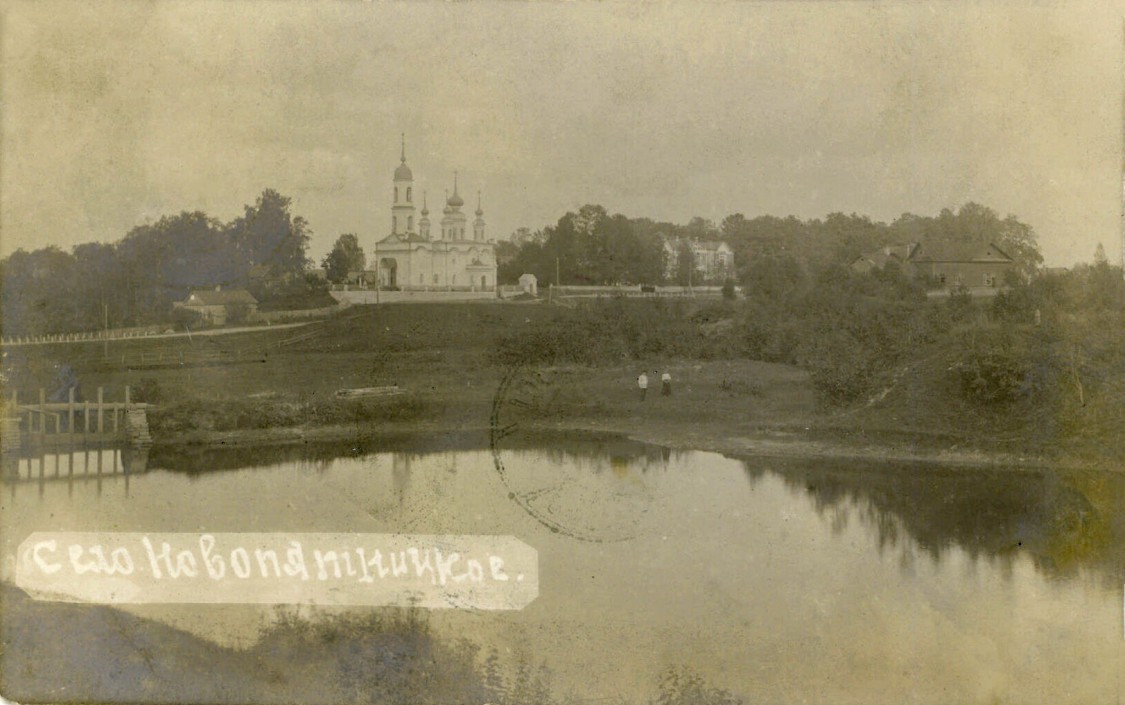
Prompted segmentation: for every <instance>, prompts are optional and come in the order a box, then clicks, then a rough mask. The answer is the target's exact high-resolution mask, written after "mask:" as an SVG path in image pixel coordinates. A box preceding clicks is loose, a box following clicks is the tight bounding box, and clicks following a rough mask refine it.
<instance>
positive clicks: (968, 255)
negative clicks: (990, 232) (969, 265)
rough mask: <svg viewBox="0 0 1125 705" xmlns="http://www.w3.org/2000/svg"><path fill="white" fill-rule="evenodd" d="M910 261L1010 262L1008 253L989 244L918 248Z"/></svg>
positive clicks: (992, 243)
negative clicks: (929, 248)
mask: <svg viewBox="0 0 1125 705" xmlns="http://www.w3.org/2000/svg"><path fill="white" fill-rule="evenodd" d="M911 259H913V260H915V261H923V260H929V261H931V262H1011V261H1012V258H1011V257H1009V256H1008V253H1006V252H1004V251H1003V250H1001V249H1000V248H999V247H997V246H996V243H994V242H990V243H988V244H987V245H977V244H965V245H948V246H946V247H942V248H940V249H938V250H935V251H930V250H928V249H924V248H918V251H917V252H915V253H914V254H913V255H912V257H911Z"/></svg>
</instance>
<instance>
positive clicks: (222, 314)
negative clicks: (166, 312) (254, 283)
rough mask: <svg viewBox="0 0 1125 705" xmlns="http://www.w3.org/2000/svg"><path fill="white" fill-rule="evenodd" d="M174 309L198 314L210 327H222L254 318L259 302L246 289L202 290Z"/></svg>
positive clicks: (178, 302)
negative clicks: (228, 323)
mask: <svg viewBox="0 0 1125 705" xmlns="http://www.w3.org/2000/svg"><path fill="white" fill-rule="evenodd" d="M172 306H173V308H177V309H186V310H188V311H194V312H195V313H198V314H199V316H200V319H201V320H202V321H203V322H204V323H207V324H208V325H213V326H221V325H225V324H226V322H227V321H228V320H229V321H232V322H238V321H241V320H246V319H248V318H252V317H253V316H254V315H255V314H256V313H257V312H258V300H257V299H255V298H254V296H253V295H252V294H251V293H250V292H249V291H246V290H245V289H223V288H222V287H221V286H216V287H215V288H214V289H200V290H197V291H193V292H191V293H190V294H188V296H187V298H186V299H184V300H183V301H177V302H175V303H173V304H172Z"/></svg>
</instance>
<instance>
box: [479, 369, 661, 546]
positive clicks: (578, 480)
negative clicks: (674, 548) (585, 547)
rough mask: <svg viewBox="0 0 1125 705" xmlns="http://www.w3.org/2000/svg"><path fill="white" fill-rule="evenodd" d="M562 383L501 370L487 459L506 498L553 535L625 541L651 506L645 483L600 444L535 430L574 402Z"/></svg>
mask: <svg viewBox="0 0 1125 705" xmlns="http://www.w3.org/2000/svg"><path fill="white" fill-rule="evenodd" d="M569 381H570V380H569V378H568V375H567V374H565V373H560V372H559V371H557V370H551V369H544V368H532V367H524V366H518V365H517V366H512V367H509V368H507V369H506V370H505V371H504V373H503V375H502V376H501V379H500V383H499V385H498V386H497V389H496V394H495V395H494V396H493V400H492V410H491V416H490V423H489V446H490V449H491V451H492V458H493V464H494V466H495V469H496V472H497V474H498V475H499V477H500V480H501V482H502V483H503V484H504V487H505V488H506V489H507V491H508V499H510V500H511V501H513V502H515V503H516V504H517V505H518V506H520V507H521V508H522V509H523V510H524V511H525V512H527V514H528V515H529V516H530V517H531V518H532V519H534V520H535V521H536V522H538V523H539V524H541V525H542V526H544V527H545V528H547V529H548V530H549V531H551V532H552V533H555V534H560V535H563V536H567V537H569V538H573V539H576V540H579V541H587V542H593V543H614V542H620V541H628V540H630V539H633V538H635V537H636V536H637V535H638V534H639V527H640V524H641V522H642V520H643V518H644V515H645V514H646V513H647V512H648V510H649V508H650V506H651V504H652V494H651V489H650V488H649V486H648V485H647V483H645V482H643V481H641V480H639V479H638V477H637V476H636V473H635V471H634V469H633V468H631V467H630V466H629V464H628V461H627V460H625V459H623V458H621V457H620V456H615V455H613V454H612V453H611V452H610V451H608V450H607V449H606V448H605V447H604V444H602V445H599V444H593V445H591V444H590V443H589V442H588V441H587V442H586V443H583V442H582V441H581V440H580V439H576V438H575V437H574V435H573V434H566V435H563V434H561V433H560V434H553V435H552V434H546V435H544V434H543V433H541V431H542V426H543V422H544V421H551V420H553V419H556V418H558V416H559V415H560V410H562V409H563V408H564V407H565V406H566V405H568V404H572V403H574V399H572V398H569V397H568V395H567V393H566V392H567V385H568V383H569Z"/></svg>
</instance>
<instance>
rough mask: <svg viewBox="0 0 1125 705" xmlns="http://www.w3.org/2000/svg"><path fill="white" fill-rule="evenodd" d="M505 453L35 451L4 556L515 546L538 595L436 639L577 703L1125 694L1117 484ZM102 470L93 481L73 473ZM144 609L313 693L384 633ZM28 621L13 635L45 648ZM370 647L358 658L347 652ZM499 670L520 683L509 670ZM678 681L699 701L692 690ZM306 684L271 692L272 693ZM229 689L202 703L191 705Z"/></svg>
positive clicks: (1121, 500) (245, 613)
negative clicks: (295, 545)
mask: <svg viewBox="0 0 1125 705" xmlns="http://www.w3.org/2000/svg"><path fill="white" fill-rule="evenodd" d="M513 440H515V439H514V438H513ZM537 443H538V445H536V444H537ZM500 459H501V461H502V464H503V466H504V467H505V471H506V473H507V475H508V476H509V477H508V479H507V480H506V481H505V480H503V479H502V478H501V477H500V476H499V473H498V472H497V469H496V464H495V460H496V458H495V457H494V456H493V453H492V451H491V450H490V449H489V447H488V439H487V437H486V436H484V435H483V434H477V435H475V436H474V435H471V434H470V435H466V436H461V437H453V438H450V439H447V440H446V441H442V442H437V441H434V440H432V439H430V440H429V441H427V442H425V443H422V444H419V445H417V446H410V445H409V444H407V443H405V441H403V440H402V439H397V438H391V439H378V440H372V439H369V440H368V441H366V444H365V445H362V446H361V445H357V444H353V443H348V444H342V445H340V444H335V445H333V444H321V445H315V446H290V447H281V448H273V449H265V450H263V449H249V450H232V451H226V452H216V451H210V450H209V451H206V452H198V453H195V452H192V453H183V454H177V453H170V452H168V451H154V452H153V454H152V455H151V456H150V457H149V458H148V459H147V460H148V462H147V466H148V468H149V470H148V471H147V472H145V473H143V474H140V475H137V474H134V473H132V472H129V473H123V472H122V471H121V469H120V468H121V467H122V466H123V465H124V464H125V463H124V459H123V458H120V457H115V456H113V455H103V456H101V458H100V460H101V474H100V475H99V474H98V458H97V457H94V456H91V458H90V460H88V461H87V460H86V459H84V458H81V459H80V458H78V457H70V458H68V457H61V458H58V459H56V458H55V457H54V456H48V457H45V458H31V459H27V460H26V463H25V464H24V465H21V466H20V469H19V472H18V473H17V475H18V477H15V478H13V483H12V484H13V485H14V486H15V488H16V490H17V491H16V492H15V494H13V493H12V492H10V491H9V492H5V493H4V494H3V496H0V505H2V507H0V508H2V509H3V510H4V513H3V516H0V522H2V526H3V527H4V530H5V532H8V533H9V536H7V537H6V538H7V539H8V542H9V544H10V545H14V544H13V543H12V542H13V541H14V542H15V543H16V544H18V541H19V540H20V538H19V536H14V537H13V536H12V535H11V534H12V533H15V532H27V531H31V530H93V529H95V528H105V527H113V528H116V529H118V530H144V531H157V530H161V531H193V532H194V531H200V530H207V531H216V532H218V531H294V532H296V531H356V532H372V533H382V532H403V533H420V534H443V533H454V534H499V535H514V536H516V537H518V538H520V539H521V540H524V541H525V542H526V543H528V544H529V545H531V546H533V547H535V548H536V550H537V551H538V552H539V556H540V567H541V574H540V575H541V583H540V584H541V589H540V597H539V599H538V600H536V601H535V602H534V603H532V604H531V605H530V606H529V607H527V608H526V609H524V610H522V611H519V612H513V613H502V614H500V613H483V612H453V611H449V612H434V613H431V614H430V615H429V627H428V628H430V629H432V630H433V634H434V635H435V636H436V637H440V639H441V640H442V643H443V644H444V645H445V646H451V645H453V644H456V643H462V642H459V640H462V639H465V640H468V641H465V642H463V644H464V648H465V650H466V651H465V653H470V652H471V653H472V654H475V655H474V656H472V657H471V658H469V657H464V659H463V661H462V663H464V664H468V663H471V662H472V663H475V664H476V666H477V668H478V669H480V670H479V673H478V675H481V674H483V683H484V684H485V685H487V684H488V683H489V682H492V681H495V680H496V679H492V680H490V678H489V677H488V672H489V669H488V667H487V664H486V662H487V661H488V660H489V658H490V657H491V654H492V653H493V652H495V651H499V652H500V653H501V654H502V655H503V654H510V653H511V652H508V651H506V649H509V648H511V649H513V650H515V651H518V652H520V653H521V654H523V656H521V658H523V659H524V661H525V662H526V663H528V664H546V666H547V667H548V668H549V669H550V670H551V671H552V673H553V674H554V678H553V682H554V683H555V684H556V685H555V686H552V688H554V689H555V692H554V693H553V694H552V697H553V698H554V699H556V700H558V699H559V698H560V697H562V696H563V695H565V693H567V692H574V693H576V694H578V695H579V696H581V697H582V698H583V699H591V698H598V697H610V696H613V695H614V694H615V693H616V694H619V699H620V700H621V701H628V702H645V701H646V699H647V698H649V697H650V695H651V694H652V692H653V691H652V686H653V683H654V682H655V681H654V679H655V678H657V677H658V675H659V674H660V673H664V672H667V669H669V668H673V669H674V668H678V667H679V666H681V665H682V666H686V667H688V668H690V669H692V670H693V671H694V672H698V673H700V674H701V677H704V678H706V681H707V682H708V683H713V684H714V685H715V687H716V688H721V689H723V690H724V691H729V692H730V693H735V694H737V695H738V696H739V697H742V698H744V699H745V700H746V701H753V702H756V701H764V702H801V701H806V702H807V701H826V702H836V701H844V700H850V701H858V702H903V701H912V702H933V703H941V702H954V701H957V702H989V701H1000V702H1005V701H1010V702H1030V701H1038V702H1065V701H1070V702H1103V701H1107V700H1109V701H1112V700H1113V699H1114V697H1116V696H1119V695H1121V694H1122V693H1123V690H1122V682H1121V681H1120V679H1119V678H1120V677H1119V676H1118V674H1119V673H1121V672H1122V671H1123V669H1122V664H1125V645H1123V644H1122V641H1121V638H1120V628H1121V625H1120V619H1121V615H1120V609H1121V594H1120V580H1121V578H1122V565H1123V560H1122V555H1121V552H1122V546H1125V531H1123V527H1122V524H1121V522H1122V518H1123V517H1125V511H1123V509H1125V495H1123V491H1125V488H1123V485H1122V478H1121V477H1119V476H1106V475H1097V474H1091V473H1048V472H1023V471H1019V470H1018V469H1016V470H1004V471H1001V470H995V471H986V470H975V469H974V470H960V469H950V468H942V467H933V466H928V467H923V466H907V465H883V466H876V465H873V464H870V463H865V464H856V463H831V462H825V461H816V462H803V463H799V462H777V461H766V460H750V461H739V460H732V459H729V458H723V457H721V456H718V455H715V454H710V453H698V452H683V453H681V452H674V451H670V450H668V449H666V448H660V447H655V446H650V445H644V444H641V443H634V442H631V441H627V440H622V439H620V438H614V437H610V436H604V437H564V438H556V439H554V440H553V441H551V440H545V439H536V440H535V441H529V442H526V443H521V444H520V445H515V444H512V445H511V447H507V448H505V449H504V450H503V451H502V452H501V455H500ZM71 463H73V465H74V468H75V470H74V476H75V478H76V479H75V481H73V482H72V483H71V484H70V485H69V486H68V485H67V484H66V482H65V479H66V477H67V476H68V473H69V467H70V464H71ZM56 468H57V473H56ZM111 468H112V469H116V474H115V473H114V472H110V471H109V469H111ZM87 472H89V473H92V475H91V477H92V478H94V479H92V480H83V481H81V482H80V481H78V480H77V478H78V477H79V476H83V475H84V474H85V473H87ZM56 475H57V477H58V478H59V479H58V480H52V479H51V478H54V477H56ZM118 476H120V477H118ZM41 477H42V478H43V479H42V480H40V478H41ZM98 477H101V484H102V485H103V486H104V487H105V488H107V489H106V491H105V492H104V495H102V494H98V490H97V487H98V486H99V485H98V480H97V478H98ZM130 477H131V478H132V479H131V480H130V479H129V478H130ZM111 478H114V479H111ZM127 482H131V483H132V484H131V490H130V491H129V493H128V494H127V495H126V494H125V493H124V492H123V491H121V490H124V488H125V487H126V483H127ZM37 486H38V488H39V489H38V490H34V489H33V488H36V487H37ZM68 487H72V488H73V493H72V494H68V491H67V488H68ZM109 488H113V491H109ZM91 499H95V500H97V501H89V500H91ZM551 525H554V526H558V527H561V528H564V529H566V530H567V531H552V530H549V527H550V526H551ZM545 527H547V528H545ZM575 536H578V537H579V538H577V539H576V538H575ZM588 537H594V538H598V539H603V540H601V541H594V540H587V538H588ZM607 538H609V539H614V540H604V539H607ZM1086 574H1091V575H1094V576H1097V578H1096V579H1095V580H1087V579H1084V576H1085V575H1086ZM1115 581H1117V582H1115ZM1106 585H1112V587H1111V588H1107V587H1106ZM40 607H42V605H40V604H35V605H32V606H31V607H29V608H28V609H39V608H40ZM77 609H78V608H75V610H76V611H74V612H73V616H74V617H75V618H76V619H77V618H78V617H79V612H78V611H77ZM71 614H72V613H71V612H68V613H67V615H71ZM98 614H102V612H101V611H99V612H98ZM130 616H132V617H138V616H142V617H145V618H151V619H153V620H157V621H159V622H160V624H162V625H174V626H176V627H177V628H183V629H186V630H189V631H190V632H191V633H192V634H194V635H195V637H197V638H198V637H202V638H203V639H204V640H207V641H209V642H211V643H215V642H217V643H219V644H222V645H223V648H226V649H228V650H229V651H227V652H224V656H223V657H222V658H223V659H224V663H228V662H229V663H230V664H236V663H237V664H240V665H239V667H240V668H242V667H243V665H242V664H245V663H248V662H249V661H248V660H247V659H246V658H241V659H240V658H238V657H237V656H236V654H242V655H243V656H244V657H245V656H247V655H252V656H253V657H254V659H257V658H258V657H259V656H261V658H262V659H263V660H264V662H267V663H270V664H273V667H276V668H277V669H278V672H279V673H282V674H284V673H287V672H289V671H287V670H286V666H285V664H287V663H289V662H290V661H292V662H293V663H295V664H303V663H308V664H310V665H309V666H308V668H307V669H303V667H300V666H294V667H293V668H294V669H295V670H292V673H294V674H297V676H299V678H304V677H305V676H306V675H307V676H308V678H309V680H308V683H316V682H319V681H316V680H315V678H316V676H315V673H313V671H315V670H316V669H319V668H321V667H323V668H329V667H330V665H331V664H332V663H347V664H350V665H349V666H348V667H349V668H352V667H354V668H355V669H356V670H355V671H354V673H352V675H353V676H355V677H356V678H359V679H360V680H361V681H362V680H363V679H364V678H366V677H367V675H368V674H369V673H368V671H365V670H364V669H365V666H364V665H363V664H362V663H361V662H360V661H362V660H363V659H367V658H378V657H380V656H381V655H383V654H384V646H385V643H384V642H381V641H378V639H376V638H375V637H371V638H372V639H375V641H366V642H364V641H361V642H358V645H357V644H351V643H349V642H347V641H346V640H344V641H339V640H337V639H338V637H337V635H338V633H339V630H340V629H345V631H346V627H345V626H341V625H339V624H337V625H336V626H335V627H333V626H332V625H333V624H334V623H333V622H332V618H333V617H332V614H323V613H321V614H318V615H317V616H318V619H319V618H321V617H323V624H327V625H328V627H323V628H322V626H316V627H314V628H313V629H314V636H315V637H316V638H315V641H317V643H322V645H323V646H324V648H325V649H326V651H324V652H323V653H322V654H321V656H318V657H311V656H309V653H308V651H307V649H309V648H312V647H311V646H309V645H308V644H306V642H305V641H304V639H305V637H303V636H301V635H299V634H293V633H289V632H286V631H285V630H281V631H278V630H273V631H271V630H269V629H267V630H265V632H264V633H265V634H267V635H269V638H264V637H263V638H259V637H260V636H261V634H262V633H263V630H262V629H261V627H262V626H263V624H268V625H274V626H276V616H275V615H270V614H263V613H262V612H261V611H252V610H250V609H249V608H246V607H242V606H209V607H207V608H200V607H198V606H176V605H171V606H152V607H151V609H149V608H147V607H146V608H145V609H141V608H137V609H132V608H130ZM360 616H363V615H362V614H361V615H360ZM36 619H38V618H36ZM36 619H31V618H29V619H28V620H27V622H26V624H27V625H29V627H28V630H27V631H26V633H24V632H21V634H20V635H19V636H18V639H22V640H25V641H26V640H34V639H35V638H38V636H37V635H38V632H36V631H35V630H34V628H33V626H34V625H35V624H37V623H41V622H38V621H36ZM271 619H274V621H273V622H271V621H269V620H271ZM49 621H50V622H51V623H52V624H56V623H67V624H69V623H71V622H68V621H67V620H65V619H58V618H53V619H51V620H49ZM314 624H321V622H320V621H318V622H315V623H314ZM329 627H332V628H329ZM304 628H305V627H302V629H304ZM112 633H115V632H112ZM29 635H30V636H29ZM236 637H238V638H236ZM365 638H366V637H365ZM74 641H75V642H76V643H94V642H96V641H97V640H96V639H85V640H74ZM376 642H378V643H376ZM418 643H421V644H422V645H424V646H426V648H427V649H428V648H430V646H428V645H427V644H428V642H426V641H423V642H418ZM386 644H391V646H386V648H387V649H390V648H392V647H393V648H398V647H394V646H393V640H392V641H391V642H386ZM197 646H198V645H197ZM353 646H355V647H356V648H359V651H357V652H355V653H361V654H363V659H360V660H358V661H357V660H350V658H351V657H348V656H347V654H348V653H352V652H350V651H348V649H350V648H351V647H353ZM360 647H362V648H360ZM193 648H194V647H193ZM434 648H437V647H434ZM442 648H445V647H444V646H443V647H442ZM267 652H268V653H267ZM125 653H129V652H128V651H127V650H126V652H125ZM445 653H446V658H449V652H445ZM122 658H127V657H122ZM207 658H210V657H207ZM302 659H304V660H302ZM318 659H319V660H318ZM408 660H409V659H408ZM423 661H424V659H423V660H422V661H419V663H421V662H423ZM200 662H202V657H200ZM411 663H413V662H411ZM165 666H166V664H165ZM411 667H412V668H413V667H414V666H411ZM502 667H503V668H506V669H508V670H509V675H510V676H511V674H512V673H514V672H515V671H518V670H519V668H518V667H517V666H516V665H515V660H514V658H513V657H511V656H510V655H509V656H508V657H507V660H506V663H505V664H502ZM138 668H139V667H138ZM232 668H233V666H232ZM247 668H252V667H250V666H247ZM513 669H514V670H513ZM168 670H171V669H169V668H167V667H166V668H165V671H168ZM465 672H466V673H467V671H465ZM684 673H686V672H684ZM232 677H233V676H232ZM677 678H679V681H680V682H682V683H686V684H687V685H688V686H690V687H691V688H694V687H695V686H694V685H692V684H694V683H696V681H695V680H694V678H695V677H694V676H690V675H680V676H677ZM1114 678H1118V680H1116V681H1115V680H1114ZM322 680H323V679H322ZM501 680H503V679H501ZM509 680H510V681H511V682H512V683H515V682H516V681H517V680H519V679H518V678H515V677H514V676H512V677H510V678H509ZM1072 681H1073V682H1076V683H1078V684H1080V686H1081V687H1079V688H1077V689H1072V688H1074V685H1073V682H1072ZM349 682H350V681H349ZM356 682H359V681H356ZM380 682H382V681H380ZM412 682H413V681H412ZM473 682H474V683H477V681H473ZM523 682H525V683H534V679H533V678H531V679H529V678H524V679H523ZM363 683H367V681H363ZM363 683H361V685H363ZM477 684H478V685H479V683H477ZM292 685H293V684H292V683H283V682H282V681H278V685H277V692H278V693H283V692H290V691H287V690H286V688H289V687H291V686H292ZM368 685H370V686H371V687H375V685H377V684H375V683H374V682H371V683H368ZM185 687H186V686H185ZM262 687H266V686H262ZM270 687H272V686H270ZM363 687H364V688H366V687H367V686H366V685H364V686H363ZM474 687H476V686H474ZM513 687H514V686H513ZM685 687H687V686H685ZM708 687H710V686H708ZM308 689H309V690H310V692H311V691H313V690H315V688H313V687H312V686H311V685H310V686H308ZM689 689H690V688H689ZM232 692H233V691H232ZM247 692H249V691H247ZM257 692H258V691H254V693H257ZM301 692H302V693H303V692H305V691H301ZM317 692H319V691H317ZM409 692H411V693H413V694H414V695H418V694H419V693H418V691H416V690H412V691H409ZM135 696H136V694H135V693H134V694H133V696H130V697H131V698H132V699H134V700H146V698H142V697H139V696H136V697H135ZM130 697H126V696H125V695H119V696H115V699H116V700H122V699H130ZM224 697H225V698H226V700H223V698H224ZM233 697H234V696H222V695H214V694H212V693H211V691H202V690H201V691H199V693H198V694H196V697H195V698H194V699H196V700H199V701H208V702H214V701H216V700H215V699H216V698H218V699H219V701H224V702H226V701H230V700H231V699H232V698H233ZM240 697H241V696H240ZM278 697H279V698H281V697H282V696H281V695H278ZM326 697H327V696H326ZM43 699H49V698H46V697H44V698H43ZM189 699H192V698H188V697H187V696H184V697H183V698H181V700H189ZM256 699H260V698H257V696H256V695H248V696H246V697H245V698H244V701H251V700H256ZM300 699H301V700H302V701H303V702H304V701H306V700H305V699H304V696H303V695H302V696H301V698H300ZM327 699H328V700H333V699H335V700H347V698H346V697H345V696H344V695H340V696H339V697H337V696H335V695H334V696H331V697H327ZM360 699H361V698H360V697H359V696H358V695H356V696H355V697H352V698H351V700H350V701H359V700H360ZM470 700H471V699H470ZM470 700H466V702H469V701H470ZM307 701H308V702H314V701H317V698H316V697H314V696H311V695H310V696H309V699H308V700H307ZM517 701H518V700H517V699H513V700H511V702H513V703H514V702H517ZM528 701H529V702H539V703H543V702H547V699H546V698H532V699H530V700H528Z"/></svg>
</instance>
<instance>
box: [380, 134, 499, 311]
mask: <svg viewBox="0 0 1125 705" xmlns="http://www.w3.org/2000/svg"><path fill="white" fill-rule="evenodd" d="M416 196H417V194H416V192H415V191H414V174H413V172H411V170H410V167H408V166H407V165H406V145H405V142H404V144H403V150H402V160H401V162H400V164H399V165H398V168H397V169H395V173H394V191H393V198H392V201H391V223H390V225H391V232H390V234H389V235H387V236H386V237H383V238H382V239H380V240H377V241H376V243H375V247H374V250H373V257H372V259H371V260H369V262H370V265H369V266H372V265H373V268H374V269H375V271H376V273H377V277H378V282H379V286H380V287H382V288H385V289H392V290H395V289H397V290H402V291H494V290H495V289H496V252H495V247H494V244H493V241H492V240H490V239H488V238H487V236H486V235H485V223H484V211H483V210H482V209H481V204H480V193H479V192H478V193H477V209H476V213H475V215H476V218H475V219H474V220H473V221H472V222H471V223H470V222H469V219H468V216H467V215H466V214H465V213H464V212H462V211H461V207H462V206H464V205H465V201H464V199H462V198H461V195H460V194H459V193H458V186H457V175H456V173H454V175H453V194H452V195H450V196H448V198H446V200H445V206H444V207H443V208H442V212H441V220H440V221H439V222H438V223H437V224H436V225H437V227H436V228H434V227H433V226H434V224H432V223H431V222H430V211H429V208H427V205H426V196H425V195H423V196H422V210H421V211H420V212H419V213H416V212H415V197H416ZM416 215H420V216H421V217H418V218H416V217H415V216H416Z"/></svg>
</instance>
